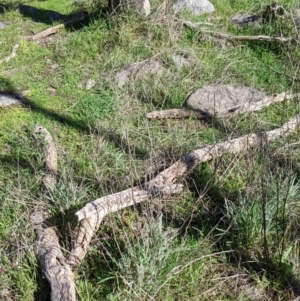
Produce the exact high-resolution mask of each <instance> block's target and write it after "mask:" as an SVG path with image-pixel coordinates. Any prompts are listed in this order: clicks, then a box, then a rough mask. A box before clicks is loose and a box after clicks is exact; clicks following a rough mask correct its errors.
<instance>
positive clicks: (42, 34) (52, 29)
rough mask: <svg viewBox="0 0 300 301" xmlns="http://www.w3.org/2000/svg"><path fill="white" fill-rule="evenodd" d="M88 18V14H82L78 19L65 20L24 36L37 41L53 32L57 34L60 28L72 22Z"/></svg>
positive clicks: (28, 39)
mask: <svg viewBox="0 0 300 301" xmlns="http://www.w3.org/2000/svg"><path fill="white" fill-rule="evenodd" d="M85 19H86V16H85V15H82V16H81V17H79V18H77V19H73V20H70V21H68V22H65V23H64V24H58V25H56V26H53V27H50V28H48V29H46V30H43V31H41V32H39V33H37V34H35V35H31V36H26V37H24V39H25V40H27V41H36V40H39V39H43V38H45V37H47V36H49V35H52V34H55V33H56V32H57V31H58V30H59V29H60V28H65V27H66V26H69V25H71V24H75V23H78V22H82V21H84V20H85Z"/></svg>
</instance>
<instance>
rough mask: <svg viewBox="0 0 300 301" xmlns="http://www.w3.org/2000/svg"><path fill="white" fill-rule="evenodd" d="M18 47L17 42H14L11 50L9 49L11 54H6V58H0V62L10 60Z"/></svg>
mask: <svg viewBox="0 0 300 301" xmlns="http://www.w3.org/2000/svg"><path fill="white" fill-rule="evenodd" d="M18 48H19V44H16V45H15V46H14V47H13V49H12V51H11V54H10V55H9V56H7V57H6V58H4V59H2V60H0V64H2V63H3V62H8V61H10V60H11V59H12V58H14V57H15V56H16V53H17V49H18Z"/></svg>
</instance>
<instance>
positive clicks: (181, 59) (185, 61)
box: [172, 52, 192, 69]
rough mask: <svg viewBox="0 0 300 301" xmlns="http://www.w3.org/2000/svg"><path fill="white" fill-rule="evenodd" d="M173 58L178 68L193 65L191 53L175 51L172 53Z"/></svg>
mask: <svg viewBox="0 0 300 301" xmlns="http://www.w3.org/2000/svg"><path fill="white" fill-rule="evenodd" d="M172 59H173V62H174V64H175V65H176V67H177V68H178V69H181V68H182V67H189V66H191V63H192V62H191V60H192V59H191V55H190V54H189V53H187V52H186V53H180V54H178V53H174V54H173V55H172Z"/></svg>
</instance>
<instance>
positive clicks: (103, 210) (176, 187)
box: [67, 183, 183, 267]
mask: <svg viewBox="0 0 300 301" xmlns="http://www.w3.org/2000/svg"><path fill="white" fill-rule="evenodd" d="M182 191H183V185H181V184H173V185H169V186H165V187H162V188H161V189H160V188H159V187H149V186H147V183H145V184H144V185H140V186H136V187H133V188H129V189H126V190H124V191H122V192H119V193H116V194H113V195H110V196H106V197H104V198H102V199H104V202H102V204H100V207H99V205H98V209H99V208H100V210H99V211H98V214H94V215H90V216H89V217H85V215H84V214H83V215H80V213H79V215H80V216H81V217H82V218H79V220H81V224H80V226H79V229H78V232H77V238H76V241H75V243H74V246H73V248H72V250H71V253H70V256H69V258H68V260H67V262H68V263H69V264H70V265H71V266H72V267H75V266H77V265H78V264H79V263H80V262H81V261H82V260H83V258H84V256H85V254H86V253H87V251H88V246H89V244H90V241H91V239H92V237H93V235H94V234H95V233H96V232H97V230H98V229H99V227H100V224H101V221H102V219H103V218H104V216H106V215H107V214H109V213H112V212H116V211H118V210H120V209H122V208H126V207H128V206H131V205H134V204H137V203H141V202H143V201H145V200H147V199H149V198H153V197H163V196H166V195H170V194H175V193H180V192H182ZM100 202H101V201H100ZM92 206H93V205H92ZM76 215H77V217H78V216H79V215H78V212H77V213H76Z"/></svg>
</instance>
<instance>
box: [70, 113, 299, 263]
mask: <svg viewBox="0 0 300 301" xmlns="http://www.w3.org/2000/svg"><path fill="white" fill-rule="evenodd" d="M299 124H300V115H297V116H295V117H294V118H293V119H291V120H290V121H288V122H287V123H285V124H284V125H282V126H281V127H279V128H278V129H275V130H271V131H267V132H264V133H252V134H249V135H245V136H242V137H238V138H235V139H231V140H229V141H225V142H219V143H216V144H213V145H209V146H206V147H203V148H200V149H197V150H194V151H192V152H191V153H189V154H187V155H185V156H184V157H183V158H181V159H180V160H178V161H177V162H175V163H174V164H173V165H171V166H170V167H169V168H167V169H165V170H164V171H162V172H161V173H159V174H158V175H157V176H156V177H155V178H154V179H152V180H150V181H149V182H146V183H144V184H142V185H138V186H135V187H132V188H129V189H126V190H123V191H121V192H117V193H114V194H111V195H107V196H104V197H101V198H99V199H96V200H94V201H92V202H90V203H88V204H86V205H85V206H84V207H83V208H82V209H81V210H79V211H77V212H76V216H77V218H78V220H79V221H81V220H83V221H84V223H82V225H81V226H80V228H79V233H78V237H77V240H76V243H75V246H74V248H73V250H72V251H71V255H70V257H69V261H70V262H71V263H72V264H74V265H76V264H78V263H79V262H80V261H81V260H82V259H83V257H84V256H85V253H86V251H87V248H88V245H89V243H90V240H91V238H92V235H93V234H94V233H95V232H96V231H97V229H98V227H99V225H100V222H101V220H102V219H103V218H104V217H105V216H106V215H107V214H109V213H111V212H115V211H117V210H120V209H122V208H125V207H128V206H131V205H133V204H136V203H140V202H142V201H145V200H146V199H149V198H151V197H156V196H163V195H164V194H172V193H178V192H180V191H182V189H183V186H182V185H179V184H176V180H177V178H178V177H180V176H183V175H185V174H186V173H188V172H189V171H190V170H192V169H193V168H194V167H195V166H196V165H197V164H199V163H202V162H206V161H209V160H212V159H216V158H220V157H222V156H223V155H225V154H229V153H231V154H235V153H239V152H242V151H246V150H248V149H250V148H252V147H255V146H258V145H262V144H266V143H268V142H269V141H272V140H274V139H276V138H278V137H281V136H283V135H286V134H288V133H290V132H291V131H293V130H294V129H295V128H296V127H298V126H299Z"/></svg>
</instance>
